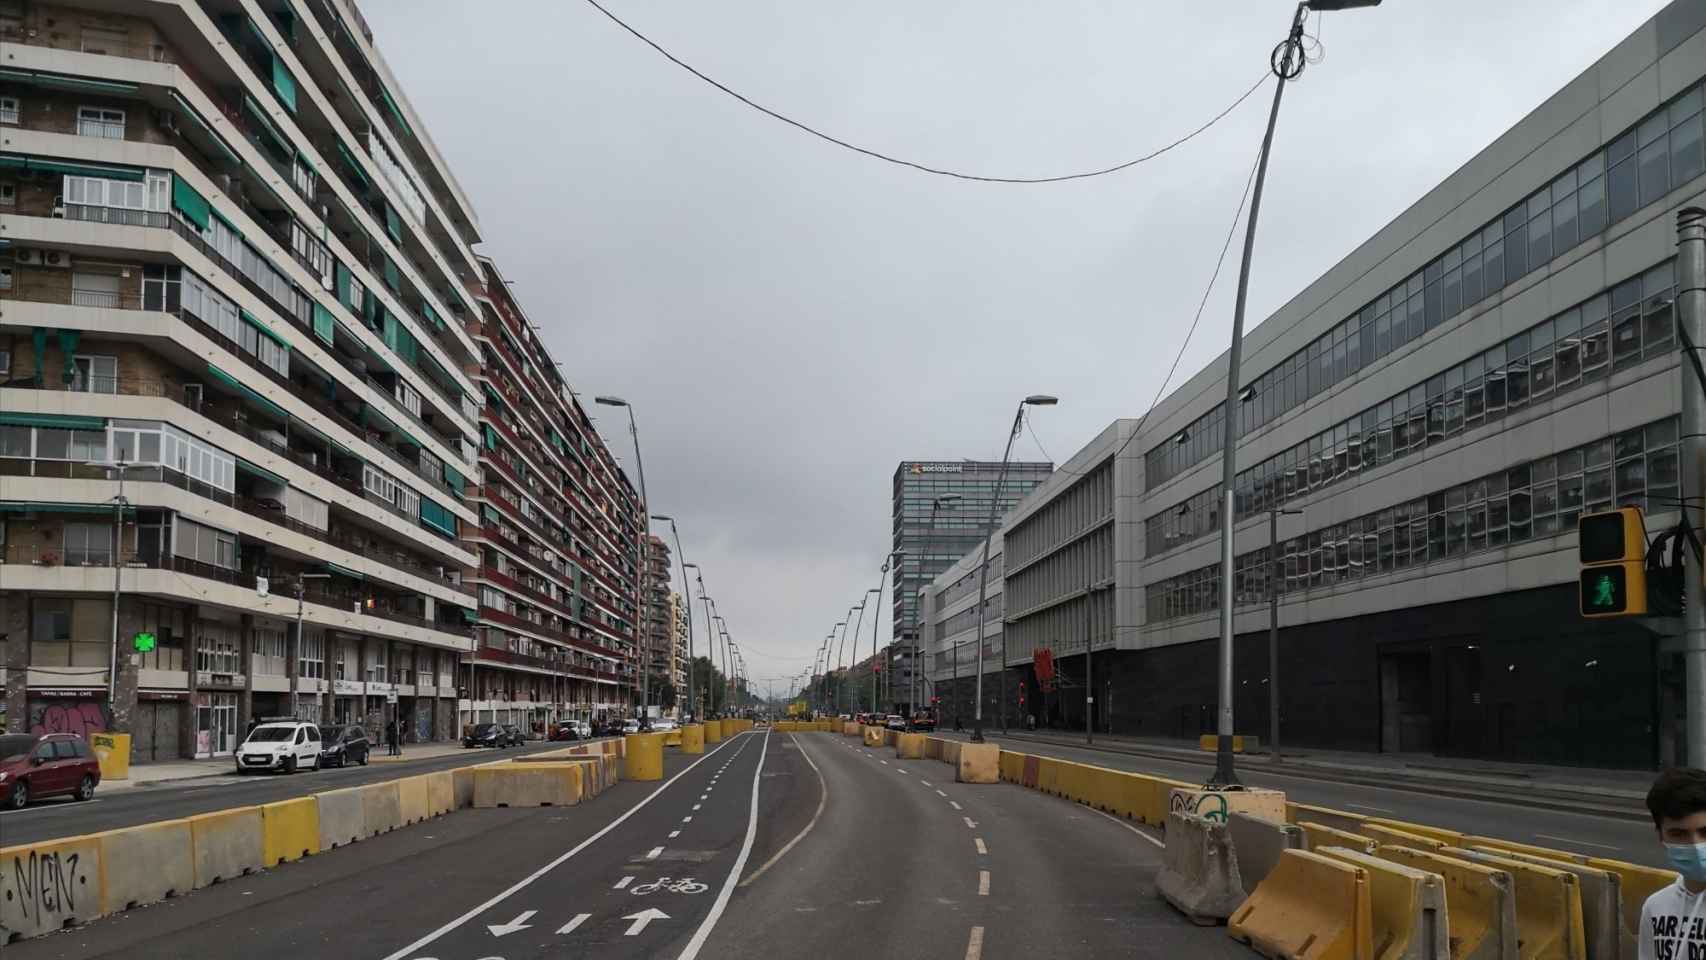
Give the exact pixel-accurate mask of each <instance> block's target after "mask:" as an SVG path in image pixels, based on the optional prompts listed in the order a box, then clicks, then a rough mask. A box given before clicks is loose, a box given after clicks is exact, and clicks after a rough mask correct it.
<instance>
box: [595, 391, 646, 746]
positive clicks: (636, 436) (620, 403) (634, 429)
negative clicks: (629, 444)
mask: <svg viewBox="0 0 1706 960" xmlns="http://www.w3.org/2000/svg"><path fill="white" fill-rule="evenodd" d="M593 400H594V402H596V403H600V404H603V405H604V406H606V407H621V408H622V409H623V410H626V411H627V412H628V435H629V436H630V437H632V438H633V440H634V467H635V470H636V471H637V472H638V473H639V474H640V520H641V523H640V543H639V547H640V597H639V599H640V624H641V626H642V628H643V627H644V625H645V621H646V607H647V605H648V604H647V598H648V597H649V596H650V595H651V592H652V591H651V584H650V583H649V582H648V580H649V579H650V577H651V568H650V566H649V562H650V560H651V549H650V544H649V542H648V541H649V540H650V539H651V535H652V533H651V528H652V525H651V522H650V520H648V519H647V511H648V510H650V509H651V501H650V500H648V499H647V498H646V461H645V459H644V458H643V457H641V456H640V427H639V424H638V423H636V422H635V420H634V407H633V405H631V404H630V403H628V401H626V400H624V399H622V398H621V397H594V398H593ZM637 632H638V635H639V637H640V718H641V720H642V721H644V720H645V718H646V716H647V714H648V713H649V711H648V709H647V703H648V701H649V697H650V693H651V682H652V641H651V638H650V637H648V636H646V631H645V630H644V629H641V630H639V631H637Z"/></svg>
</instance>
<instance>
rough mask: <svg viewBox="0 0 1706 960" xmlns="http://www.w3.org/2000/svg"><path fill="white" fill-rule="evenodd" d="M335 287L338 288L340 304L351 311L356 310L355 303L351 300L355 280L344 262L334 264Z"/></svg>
mask: <svg viewBox="0 0 1706 960" xmlns="http://www.w3.org/2000/svg"><path fill="white" fill-rule="evenodd" d="M332 277H333V285H334V286H335V287H337V291H338V302H339V303H341V304H343V305H344V306H346V307H349V308H350V309H352V310H353V309H355V301H354V300H353V299H351V298H350V284H351V283H352V282H354V278H353V277H351V276H350V272H349V267H346V266H344V262H343V261H342V260H339V261H337V262H336V263H334V264H332Z"/></svg>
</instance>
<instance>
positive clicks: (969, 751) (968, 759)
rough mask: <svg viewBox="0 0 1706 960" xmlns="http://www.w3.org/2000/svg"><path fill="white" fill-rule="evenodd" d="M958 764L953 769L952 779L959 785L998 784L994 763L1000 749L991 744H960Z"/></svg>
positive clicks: (998, 778) (998, 776) (997, 774)
mask: <svg viewBox="0 0 1706 960" xmlns="http://www.w3.org/2000/svg"><path fill="white" fill-rule="evenodd" d="M956 752H957V753H958V754H959V763H958V764H957V765H956V766H955V767H954V779H955V780H957V781H959V782H960V783H998V782H1000V779H1001V778H1000V773H999V771H998V770H997V769H996V761H997V760H999V759H1000V757H1001V748H1000V747H998V746H996V745H995V744H993V743H963V744H960V747H959V750H958V751H956Z"/></svg>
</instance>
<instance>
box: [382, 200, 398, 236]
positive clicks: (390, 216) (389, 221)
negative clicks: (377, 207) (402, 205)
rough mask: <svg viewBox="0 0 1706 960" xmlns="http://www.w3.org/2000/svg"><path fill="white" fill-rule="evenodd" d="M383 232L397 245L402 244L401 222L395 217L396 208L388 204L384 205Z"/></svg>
mask: <svg viewBox="0 0 1706 960" xmlns="http://www.w3.org/2000/svg"><path fill="white" fill-rule="evenodd" d="M381 202H383V201H381ZM385 232H386V233H389V234H390V235H391V239H393V240H395V241H397V242H398V243H402V242H403V221H402V220H401V219H399V218H398V217H397V208H396V207H393V206H391V205H390V204H389V203H386V204H385Z"/></svg>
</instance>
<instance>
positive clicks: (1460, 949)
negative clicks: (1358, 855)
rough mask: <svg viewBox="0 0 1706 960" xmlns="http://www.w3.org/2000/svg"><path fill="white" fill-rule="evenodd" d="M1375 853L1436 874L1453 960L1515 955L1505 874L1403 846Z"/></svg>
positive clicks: (1512, 903)
mask: <svg viewBox="0 0 1706 960" xmlns="http://www.w3.org/2000/svg"><path fill="white" fill-rule="evenodd" d="M1375 855H1376V856H1378V857H1379V858H1380V859H1382V860H1390V861H1392V862H1393V863H1397V864H1401V865H1403V866H1406V867H1410V868H1412V869H1415V870H1425V871H1427V872H1428V873H1437V874H1439V876H1440V878H1441V879H1442V880H1444V881H1445V910H1446V915H1447V917H1448V918H1449V922H1450V926H1451V956H1452V960H1508V958H1510V957H1515V956H1516V955H1517V935H1516V894H1515V886H1514V883H1513V881H1512V880H1511V875H1510V874H1508V873H1506V872H1504V871H1503V870H1498V869H1495V868H1493V867H1489V866H1485V865H1483V864H1479V863H1470V862H1469V861H1467V860H1460V859H1458V858H1456V857H1447V856H1442V855H1440V854H1437V853H1429V852H1427V851H1423V850H1411V849H1409V848H1408V847H1381V848H1380V849H1379V850H1378V851H1376V854H1375ZM1525 956H1526V955H1525Z"/></svg>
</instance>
